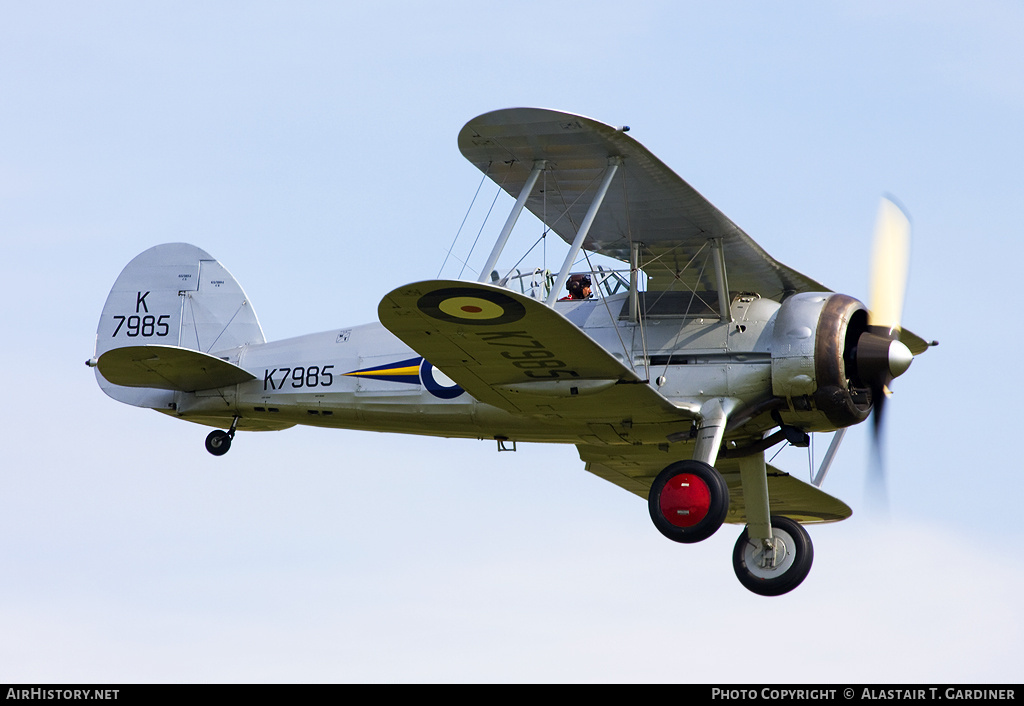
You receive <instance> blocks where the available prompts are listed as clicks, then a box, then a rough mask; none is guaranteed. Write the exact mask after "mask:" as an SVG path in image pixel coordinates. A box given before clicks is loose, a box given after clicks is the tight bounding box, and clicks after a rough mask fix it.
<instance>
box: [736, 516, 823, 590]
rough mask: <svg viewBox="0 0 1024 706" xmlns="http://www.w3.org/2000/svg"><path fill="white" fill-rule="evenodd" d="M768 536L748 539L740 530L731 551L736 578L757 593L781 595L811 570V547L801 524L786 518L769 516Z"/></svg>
mask: <svg viewBox="0 0 1024 706" xmlns="http://www.w3.org/2000/svg"><path fill="white" fill-rule="evenodd" d="M771 522H772V538H771V539H770V540H757V539H751V538H750V537H749V536H748V534H747V529H746V528H744V529H743V533H742V534H740V538H739V539H738V540H737V541H736V548H735V549H733V552H732V566H733V569H735V571H736V578H738V579H739V580H740V583H742V584H743V585H744V586H745V587H746V588H747V589H748V590H750V591H753V592H754V593H756V594H758V595H760V596H781V595H782V594H783V593H788V592H790V591H792V590H793V589H794V588H796V587H797V586H799V585H800V584H801V583H802V582H803V580H804V579H805V578H807V574H808V573H810V571H811V563H812V562H813V561H814V546H813V545H812V544H811V538H810V536H809V535H808V534H807V530H805V529H804V528H803V526H802V525H801V524H800V523H799V522H796V521H795V520H791V519H789V518H788V517H772V518H771Z"/></svg>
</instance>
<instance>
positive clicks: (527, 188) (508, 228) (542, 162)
mask: <svg viewBox="0 0 1024 706" xmlns="http://www.w3.org/2000/svg"><path fill="white" fill-rule="evenodd" d="M547 165H548V161H547V160H546V159H538V160H537V161H535V162H534V163H533V171H532V172H530V176H529V177H527V178H526V183H525V184H523V188H522V189H521V190H520V191H519V198H518V199H516V205H515V206H513V207H512V212H511V213H509V214H508V218H507V219H506V220H505V227H504V228H502V229H501V233H499V234H498V240H497V241H496V242H495V243H494V248H493V249H492V250H491V254H490V257H488V258H487V262H486V264H484V267H483V269H482V270H480V279H478V280H477V281H478V282H483V283H484V284H486V283H487V280H488V279H489V278H490V276H491V270H493V269H494V267H495V265H497V264H498V258H499V257H500V256H501V251H502V250H504V249H505V243H507V242H508V236H509V235H511V234H512V229H513V228H514V227H515V225H516V221H517V220H518V219H519V214H520V213H521V212H522V210H523V206H525V205H526V200H527V199H528V198H530V192H532V191H533V187H534V186H535V185H536V184H537V177H539V176H540V173H541V172H543V171H544V169H545V168H547Z"/></svg>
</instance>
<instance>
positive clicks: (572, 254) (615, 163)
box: [545, 157, 622, 306]
mask: <svg viewBox="0 0 1024 706" xmlns="http://www.w3.org/2000/svg"><path fill="white" fill-rule="evenodd" d="M621 164H622V157H609V158H608V171H606V172H605V173H604V180H603V181H602V182H601V186H600V187H599V188H598V190H597V194H596V195H595V196H594V200H593V202H591V204H590V208H589V209H587V215H586V216H585V217H584V218H583V222H582V223H581V224H580V230H579V232H578V233H576V238H575V239H574V240H573V241H572V247H570V248H569V254H568V255H566V256H565V262H563V263H562V269H561V270H559V271H558V277H557V278H556V279H555V283H554V284H553V285H551V294H549V295H548V300H547V301H546V302H545V304H547V305H548V306H554V305H555V302H556V301H558V295H559V294H561V293H562V287H564V286H565V281H566V280H567V279H569V271H570V270H571V269H572V263H574V262H575V261H576V256H577V255H579V254H580V249H581V248H582V247H583V241H584V240H586V239H587V233H589V232H590V226H591V225H593V223H594V219H595V218H596V217H597V212H598V210H600V208H601V203H602V202H603V201H604V197H605V194H607V193H608V187H609V186H611V183H612V178H613V177H614V176H615V173H616V172H617V171H619V165H621Z"/></svg>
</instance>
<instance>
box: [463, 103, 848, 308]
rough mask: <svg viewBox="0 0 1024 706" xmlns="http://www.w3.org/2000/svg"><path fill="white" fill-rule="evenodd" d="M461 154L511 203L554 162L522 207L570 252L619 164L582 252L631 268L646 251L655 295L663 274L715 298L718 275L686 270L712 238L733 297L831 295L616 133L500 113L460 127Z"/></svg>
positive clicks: (573, 120) (514, 111)
mask: <svg viewBox="0 0 1024 706" xmlns="http://www.w3.org/2000/svg"><path fill="white" fill-rule="evenodd" d="M459 149H460V150H461V151H462V154H463V155H464V156H465V157H466V159H468V160H469V161H470V162H472V163H473V164H475V165H476V166H477V167H478V168H479V169H480V170H481V171H483V172H485V173H486V174H487V175H488V176H490V177H491V178H492V179H493V180H494V181H495V182H497V183H499V184H500V185H501V187H502V188H503V189H505V190H506V191H508V192H509V193H510V194H512V196H513V197H515V196H517V195H518V194H519V191H520V189H521V188H522V186H523V184H524V183H525V182H526V179H527V177H528V176H529V174H530V171H531V170H532V169H533V164H534V162H535V161H536V160H539V159H544V160H548V164H547V171H546V172H545V177H544V178H545V182H544V187H543V189H542V188H540V187H538V188H535V189H534V191H533V193H532V194H531V195H530V198H529V200H528V201H527V202H526V207H527V208H528V209H530V211H531V212H532V213H533V214H534V215H536V216H537V217H538V218H540V219H541V220H542V221H543V222H544V223H545V224H547V225H548V226H549V227H550V228H552V230H554V231H555V232H556V233H558V235H560V236H561V237H562V238H563V239H565V240H566V241H567V242H570V243H571V242H572V241H573V239H574V237H575V235H576V230H577V228H578V226H579V224H580V222H581V221H582V220H583V217H584V215H585V214H586V212H587V208H588V206H589V205H590V200H591V199H590V198H589V197H588V196H587V192H588V190H593V189H595V188H596V186H597V184H598V182H599V181H600V177H601V175H602V173H603V172H604V170H605V169H606V167H607V164H608V159H609V158H610V157H621V158H622V160H623V162H622V166H621V168H620V169H619V174H618V175H616V177H615V182H613V184H612V188H610V189H609V190H608V194H607V196H606V197H605V200H604V203H603V204H602V206H601V209H600V211H599V212H598V214H597V218H596V220H595V221H594V224H593V226H592V227H591V229H590V232H589V233H588V235H587V239H586V242H585V243H584V246H583V247H584V248H586V249H588V250H591V251H595V252H599V253H602V254H604V255H608V256H610V257H614V258H618V259H620V260H625V261H628V260H629V256H630V244H631V242H633V241H636V242H640V243H643V245H644V262H645V263H647V264H644V265H643V267H644V270H645V272H646V273H647V274H648V275H649V276H650V277H651V278H652V285H653V286H655V287H658V285H657V282H658V280H659V277H658V275H659V273H661V274H662V277H661V279H665V276H664V275H666V274H668V273H669V272H671V273H672V277H670V278H669V279H674V278H675V276H676V275H677V273H679V272H683V274H682V279H683V282H684V283H685V284H686V285H687V286H689V287H690V288H691V289H705V290H714V289H715V284H714V282H713V280H712V278H713V275H714V268H713V267H707V268H704V272H703V274H702V273H701V269H702V268H701V267H700V266H696V267H689V268H688V267H687V265H689V264H690V263H692V262H694V261H695V258H698V259H696V261H697V262H700V259H699V255H700V251H701V250H702V249H703V248H707V247H708V241H709V239H712V238H720V239H721V241H722V243H723V246H724V251H725V260H726V264H727V267H728V278H729V286H730V289H732V290H733V291H750V292H757V293H759V294H761V296H764V297H768V298H771V299H779V298H781V297H782V296H783V295H784V294H787V293H791V292H827V291H830V290H829V289H828V288H827V287H824V286H823V285H821V284H819V283H818V282H815V281H814V280H812V279H810V278H809V277H806V276H804V275H802V274H800V273H799V272H796V271H795V270H792V269H790V268H788V267H786V266H785V265H783V264H781V263H779V262H777V261H776V260H774V259H773V258H772V257H771V256H770V255H768V253H766V252H765V251H764V250H762V249H761V248H760V247H759V246H758V245H757V243H755V242H754V241H753V240H752V239H751V238H750V236H748V235H747V234H746V233H744V232H743V231H742V230H741V229H740V228H739V227H738V226H737V225H736V224H735V223H733V222H732V221H731V220H729V219H728V218H727V217H726V216H725V215H724V214H723V213H722V212H721V211H719V210H718V209H717V208H715V207H714V206H713V205H712V204H711V203H710V202H709V201H708V200H707V199H705V198H704V197H703V196H701V195H700V194H699V193H697V192H696V191H695V190H694V189H693V187H691V186H690V185H689V184H687V183H686V182H685V181H683V180H682V179H681V178H680V177H679V176H678V175H676V173H675V172H673V171H672V170H671V169H669V168H668V167H667V166H665V164H663V163H662V162H661V161H660V160H659V159H658V158H657V157H655V156H654V155H653V154H651V153H650V152H649V151H648V150H647V148H645V147H644V146H643V145H641V144H640V143H639V142H637V141H636V140H634V139H632V138H631V137H629V136H627V135H626V134H625V133H624V132H623V131H621V130H619V129H616V128H614V127H612V126H610V125H605V124H604V123H600V122H597V121H596V120H591V119H589V118H584V117H581V116H579V115H572V114H569V113H561V112H558V111H553V110H542V109H538V108H510V109H507V110H497V111H494V112H491V113H485V114H483V115H481V116H479V117H477V118H474V119H473V120H470V121H469V122H468V123H467V124H466V126H465V127H463V128H462V131H461V132H460V133H459ZM620 175H621V176H620ZM620 179H621V184H618V183H616V182H619V181H620ZM581 197H582V198H581ZM658 288H660V287H658Z"/></svg>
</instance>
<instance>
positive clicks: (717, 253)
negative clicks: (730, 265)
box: [711, 238, 732, 323]
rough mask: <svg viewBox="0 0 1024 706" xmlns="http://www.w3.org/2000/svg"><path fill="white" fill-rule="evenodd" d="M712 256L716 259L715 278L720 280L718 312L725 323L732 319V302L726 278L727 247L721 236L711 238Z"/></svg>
mask: <svg viewBox="0 0 1024 706" xmlns="http://www.w3.org/2000/svg"><path fill="white" fill-rule="evenodd" d="M711 249H712V251H713V252H712V257H713V258H714V260H715V279H716V280H717V281H718V313H719V315H720V316H721V317H722V322H723V323H728V322H730V321H732V307H731V306H730V304H732V302H731V301H729V281H728V280H727V279H726V278H725V249H724V248H723V247H722V239H721V238H712V239H711Z"/></svg>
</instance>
